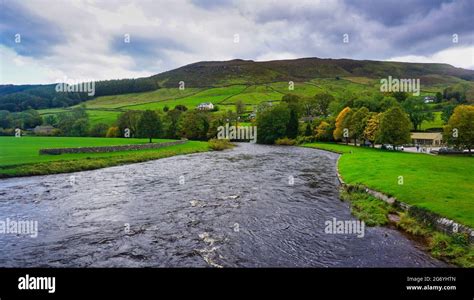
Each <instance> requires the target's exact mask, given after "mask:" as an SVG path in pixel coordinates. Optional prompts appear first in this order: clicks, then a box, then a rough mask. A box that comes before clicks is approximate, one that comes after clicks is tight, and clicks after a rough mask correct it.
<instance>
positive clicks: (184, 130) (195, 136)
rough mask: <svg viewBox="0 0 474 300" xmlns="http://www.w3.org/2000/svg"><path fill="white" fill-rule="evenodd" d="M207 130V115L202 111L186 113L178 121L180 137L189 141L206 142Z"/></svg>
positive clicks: (208, 123)
mask: <svg viewBox="0 0 474 300" xmlns="http://www.w3.org/2000/svg"><path fill="white" fill-rule="evenodd" d="M209 128H210V121H209V114H208V113H206V112H203V111H197V110H193V111H188V112H186V113H185V114H184V115H183V117H182V118H181V121H180V134H181V136H183V137H185V138H188V139H191V140H206V139H207V133H208V131H209Z"/></svg>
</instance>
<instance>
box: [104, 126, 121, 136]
mask: <svg viewBox="0 0 474 300" xmlns="http://www.w3.org/2000/svg"><path fill="white" fill-rule="evenodd" d="M106 137H108V138H113V137H120V129H119V128H118V127H110V128H109V130H107V135H106Z"/></svg>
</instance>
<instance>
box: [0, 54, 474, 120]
mask: <svg viewBox="0 0 474 300" xmlns="http://www.w3.org/2000/svg"><path fill="white" fill-rule="evenodd" d="M388 76H392V77H394V78H420V80H421V84H422V87H423V88H424V89H425V90H427V89H428V88H429V87H434V88H433V89H432V90H436V91H438V90H439V87H447V86H449V85H454V84H459V83H462V84H463V87H462V88H463V89H464V90H465V92H466V93H467V94H469V95H474V88H473V84H474V71H473V70H466V69H461V68H455V67H453V66H451V65H447V64H421V63H401V62H383V61H368V60H363V61H359V60H350V59H321V58H301V59H294V60H275V61H263V62H255V61H251V60H239V59H236V60H230V61H214V62H197V63H193V64H190V65H186V66H183V67H180V68H177V69H174V70H170V71H167V72H163V73H160V74H157V75H154V76H151V77H146V78H138V79H122V80H108V81H100V82H97V84H96V94H95V98H96V99H101V97H100V96H105V97H108V98H105V99H108V101H109V100H110V99H111V98H115V97H119V98H122V99H120V104H119V106H121V107H124V106H129V105H134V104H143V103H147V102H156V101H162V100H171V99H173V100H176V95H175V94H178V98H183V97H184V96H185V95H184V94H187V93H184V92H183V93H180V92H177V93H175V91H172V90H166V88H170V89H173V88H177V87H178V86H179V83H180V82H181V81H183V82H184V83H185V87H186V89H189V88H192V89H203V88H217V87H221V88H222V87H230V86H233V88H232V89H233V90H232V93H231V94H229V93H228V91H226V92H225V93H224V94H226V95H227V96H229V99H228V98H227V96H225V95H224V96H223V97H224V98H222V97H218V100H219V101H218V102H220V101H221V100H230V101H227V103H229V102H233V101H231V100H232V99H230V97H231V96H235V95H236V94H240V93H244V92H245V94H247V96H249V99H250V101H251V102H252V103H258V102H260V100H261V99H260V96H261V92H262V91H264V93H263V94H264V97H266V98H268V99H267V100H277V99H279V98H281V97H277V94H278V93H281V92H282V90H281V89H276V91H275V88H274V87H272V86H270V87H268V85H272V84H277V86H279V87H281V86H285V85H286V87H287V84H288V81H294V82H296V83H308V82H311V81H314V80H323V79H333V80H334V79H336V78H338V79H339V78H347V79H348V80H349V81H351V82H355V83H358V84H362V83H364V84H366V85H367V84H369V83H370V84H371V85H372V84H374V83H375V82H376V80H378V79H380V78H386V77H388ZM351 78H352V79H351ZM357 80H359V81H357ZM360 80H362V81H360ZM236 86H244V87H247V88H246V89H245V90H243V89H240V90H239V88H238V87H236ZM160 89H164V91H163V93H161V92H160ZM310 89H311V88H310ZM312 89H313V90H314V88H312ZM235 90H238V92H237V93H234V91H235ZM306 90H308V89H307V88H306ZM191 91H194V92H198V91H197V90H191ZM130 93H134V94H133V96H131V97H130V99H129V100H130V102H127V100H126V99H124V98H128V97H129V94H130ZM250 93H253V94H252V95H250ZM296 93H297V92H296ZM155 94H158V95H155ZM135 95H140V96H138V98H140V101H137V99H136V96H135ZM188 96H189V95H188ZM202 96H206V95H205V94H204V95H202ZM206 97H207V96H206ZM91 98H92V97H90V96H88V95H86V94H85V93H64V94H61V95H59V96H58V94H57V93H56V92H55V90H54V84H50V85H0V110H9V111H22V110H26V109H28V108H33V109H47V108H62V107H66V106H73V105H76V104H78V103H81V102H84V101H88V100H91ZM204 98H205V97H204ZM123 100H125V101H123ZM211 100H213V99H212V98H211ZM92 101H94V100H92ZM196 101H198V100H196ZM96 102H98V101H95V102H93V103H96ZM162 104H163V103H162ZM193 104H194V102H193ZM94 105H95V104H94ZM107 105H108V104H107ZM163 105H164V104H163ZM158 106H159V107H161V106H162V105H161V104H160V105H158ZM100 107H106V106H100Z"/></svg>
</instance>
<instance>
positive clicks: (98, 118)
mask: <svg viewBox="0 0 474 300" xmlns="http://www.w3.org/2000/svg"><path fill="white" fill-rule="evenodd" d="M379 85H380V84H379V82H378V81H377V80H375V79H372V78H367V77H344V78H340V79H339V80H337V79H335V78H317V79H313V80H310V81H307V82H294V89H293V90H290V89H289V83H288V82H286V81H279V82H269V83H261V84H246V85H244V84H239V81H235V80H234V81H228V82H226V85H225V86H220V87H208V88H188V87H186V88H185V89H184V90H179V89H178V88H162V89H158V90H156V91H151V92H143V93H131V94H123V95H113V96H101V97H97V98H95V99H92V100H89V101H86V102H84V104H85V106H86V109H87V113H88V114H89V117H90V120H91V125H92V126H93V125H95V124H97V123H105V124H107V125H109V126H111V125H113V124H114V123H115V121H116V119H117V116H118V115H119V114H120V113H121V112H122V111H125V110H146V109H151V110H163V108H164V107H165V106H168V107H169V108H170V109H172V108H174V107H175V106H176V105H184V106H186V107H187V108H188V109H194V108H196V106H197V105H199V104H200V103H202V102H212V103H213V104H214V105H218V106H219V110H220V111H227V110H231V111H235V103H236V102H237V101H239V100H241V101H243V102H244V104H245V105H246V110H247V111H252V110H253V109H254V108H255V107H256V106H257V105H258V104H260V103H262V102H267V101H271V102H278V101H280V100H281V98H282V97H283V96H284V95H285V94H288V93H290V94H296V95H299V96H302V97H312V96H314V95H315V94H316V93H321V92H329V93H331V94H332V95H333V96H334V97H336V98H346V97H349V96H354V95H358V96H362V97H365V96H366V97H372V96H374V95H376V94H377V93H379ZM439 89H440V88H432V90H433V91H438V90H439ZM422 94H424V93H422ZM63 111H65V109H61V108H53V109H44V110H40V111H39V112H40V114H41V115H42V116H45V115H48V114H57V113H60V112H63ZM437 118H438V119H436V120H435V121H434V122H425V123H424V124H423V125H422V126H423V129H427V128H432V127H439V126H440V119H439V116H437Z"/></svg>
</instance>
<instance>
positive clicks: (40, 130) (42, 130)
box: [33, 125, 55, 135]
mask: <svg viewBox="0 0 474 300" xmlns="http://www.w3.org/2000/svg"><path fill="white" fill-rule="evenodd" d="M54 129H55V128H54V127H53V126H50V125H42V126H36V127H35V128H34V129H33V132H34V133H35V134H38V135H51V134H52V133H53V131H54Z"/></svg>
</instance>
